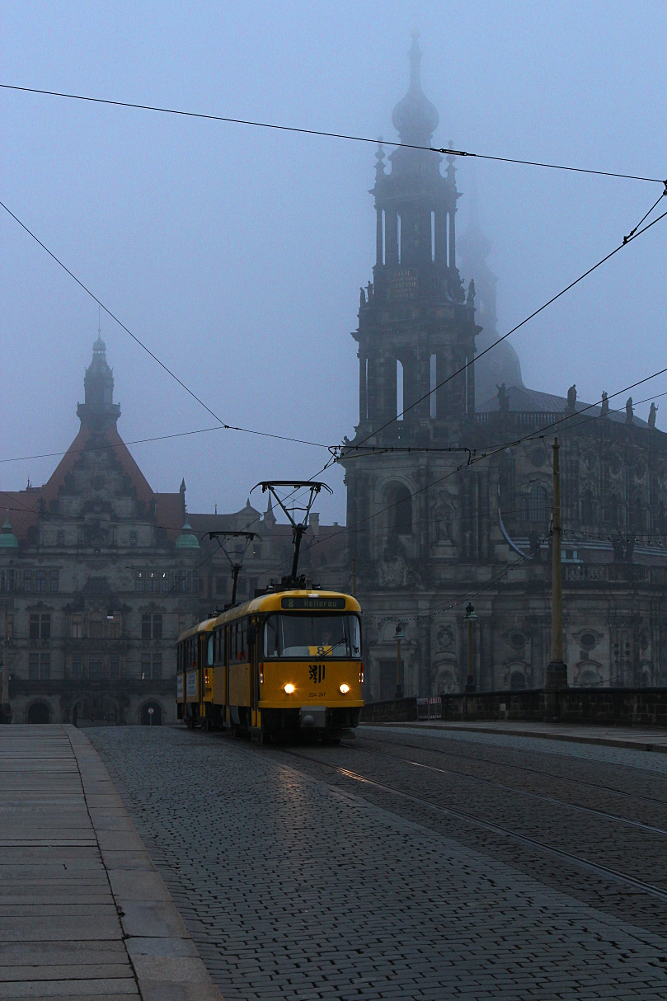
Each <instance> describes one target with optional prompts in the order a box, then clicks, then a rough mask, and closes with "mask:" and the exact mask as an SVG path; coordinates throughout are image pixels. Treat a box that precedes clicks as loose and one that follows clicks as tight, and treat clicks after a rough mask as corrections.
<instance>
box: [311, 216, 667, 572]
mask: <svg viewBox="0 0 667 1001" xmlns="http://www.w3.org/2000/svg"><path fill="white" fill-rule="evenodd" d="M665 214H666V215H667V213H665ZM656 221H657V220H656ZM664 372H667V368H662V369H660V370H659V371H657V372H654V373H653V374H652V375H649V376H646V377H645V378H644V379H640V380H637V381H636V382H634V383H632V384H631V385H630V386H629V387H625V388H624V389H620V390H617V391H616V392H615V393H612V394H611V396H609V397H608V399H613V398H614V397H615V396H619V395H620V394H622V393H626V392H627V391H628V389H631V388H634V386H637V385H640V384H642V383H644V382H648V381H649V380H650V379H653V378H656V376H658V375H662V374H663V373H664ZM598 405H599V404H598V403H594V404H589V405H588V406H587V407H585V408H584V410H580V411H577V414H574V415H567V416H566V417H564V418H562V419H561V421H556V422H552V423H551V424H548V425H545V427H543V428H539V429H538V430H537V431H531V432H529V433H527V434H526V435H524V436H522V437H521V438H517V439H515V440H514V441H511V442H504V443H502V444H500V445H497V446H495V447H494V448H492V449H489V450H488V451H485V452H479V453H477V454H473V456H472V457H471V458H470V459H469V460H468V461H466V462H462V463H460V464H459V465H457V466H455V467H454V468H453V469H451V470H449V471H448V472H447V473H445V474H444V475H443V476H440V477H438V478H437V479H435V480H431V481H429V482H427V483H426V484H424V486H422V487H420V488H419V489H417V490H415V491H413V493H412V495H411V496H412V497H415V496H417V495H419V494H422V493H425V492H426V491H427V490H430V489H431V488H432V487H434V486H437V485H438V484H440V483H443V482H444V481H445V480H448V479H450V477H452V476H455V475H456V474H457V473H459V472H461V471H462V470H463V469H466V468H469V467H470V466H471V465H474V464H476V463H478V462H481V461H482V460H484V459H489V458H492V456H493V455H496V454H498V453H499V452H504V451H506V449H508V448H512V447H517V446H518V445H520V444H522V443H523V442H524V441H528V440H534V439H536V438H538V437H540V436H541V435H543V433H544V431H546V430H548V429H549V428H553V427H554V426H555V425H556V424H560V423H561V422H562V421H567V420H571V419H572V417H573V416H577V415H578V414H581V413H582V412H584V411H585V410H588V409H590V408H591V407H593V406H598ZM602 417H603V415H602V414H598V415H597V416H596V417H595V418H590V420H598V419H602ZM399 503H400V501H396V502H394V503H393V504H388V505H386V506H385V507H383V508H381V509H380V510H379V511H375V512H373V514H370V515H368V516H367V517H365V518H362V519H360V520H359V521H358V522H356V523H355V524H354V525H353V526H348V525H345V526H343V527H341V529H340V531H339V532H336V533H333V534H330V535H329V536H328V538H327V540H326V541H327V542H330V541H331V539H332V538H335V537H336V536H338V535H341V534H343V533H357V532H359V531H363V527H362V526H364V525H366V524H368V522H370V521H372V520H373V519H375V518H378V517H380V516H381V515H383V514H386V513H387V512H388V511H391V510H393V509H394V508H396V507H397V505H398V504H399ZM323 541H324V540H322V539H319V540H313V542H311V543H310V545H309V546H308V547H307V548H308V549H311V548H313V547H314V546H316V545H321V544H322V542H323ZM525 558H526V557H525V556H522V557H521V559H525Z"/></svg>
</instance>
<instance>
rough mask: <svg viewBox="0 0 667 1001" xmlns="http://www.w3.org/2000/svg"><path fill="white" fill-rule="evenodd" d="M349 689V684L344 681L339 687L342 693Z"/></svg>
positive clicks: (344, 693)
mask: <svg viewBox="0 0 667 1001" xmlns="http://www.w3.org/2000/svg"><path fill="white" fill-rule="evenodd" d="M349 690H350V686H349V685H346V684H345V682H343V684H342V685H341V686H340V687H339V691H340V692H342V693H343V695H347V693H348V692H349Z"/></svg>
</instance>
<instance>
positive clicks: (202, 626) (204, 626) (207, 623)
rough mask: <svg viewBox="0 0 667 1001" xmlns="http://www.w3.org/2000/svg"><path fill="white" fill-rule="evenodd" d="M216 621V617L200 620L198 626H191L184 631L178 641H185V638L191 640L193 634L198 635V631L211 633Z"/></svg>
mask: <svg viewBox="0 0 667 1001" xmlns="http://www.w3.org/2000/svg"><path fill="white" fill-rule="evenodd" d="M214 622H215V619H214V618H213V619H204V620H203V622H198V623H197V625H196V626H191V627H190V629H186V630H185V632H182V633H181V634H180V636H179V637H178V639H177V640H176V642H177V643H183V641H184V640H189V639H190V637H191V636H196V635H197V634H198V633H210V631H211V629H213V624H214Z"/></svg>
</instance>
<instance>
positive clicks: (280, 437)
mask: <svg viewBox="0 0 667 1001" xmlns="http://www.w3.org/2000/svg"><path fill="white" fill-rule="evenodd" d="M0 208H3V209H4V210H5V212H6V213H7V214H8V215H10V216H11V218H12V219H14V221H15V222H17V223H18V225H19V226H20V227H21V229H23V230H24V231H25V232H26V233H27V234H28V236H30V237H31V238H32V239H33V240H34V241H35V243H37V244H39V246H40V247H41V248H42V250H44V251H45V252H46V253H47V254H48V255H49V257H51V258H52V260H54V261H55V262H56V264H57V265H58V266H59V267H61V268H62V269H63V271H65V272H66V273H67V274H68V275H69V276H70V278H72V279H73V280H74V281H75V282H76V284H77V285H78V286H79V287H80V288H81V289H83V291H84V292H85V293H86V295H89V296H90V298H91V299H92V300H93V301H94V302H96V303H97V305H98V306H99V307H100V308H101V309H103V310H104V312H105V313H106V314H107V316H109V317H110V318H111V319H112V320H113V321H114V322H115V323H117V324H118V326H119V327H120V328H121V329H122V330H124V331H125V333H126V334H128V335H129V336H130V337H131V338H132V340H133V341H134V342H135V343H136V344H138V345H139V347H140V348H141V349H142V351H145V352H146V354H147V355H149V356H150V357H151V358H152V359H153V361H155V362H157V364H158V365H159V366H160V368H161V369H163V370H164V371H165V372H166V373H167V375H169V376H171V378H172V379H173V380H174V381H175V382H177V383H178V385H179V386H180V387H181V388H182V389H184V390H185V392H186V393H187V394H188V395H189V396H191V397H192V399H193V400H195V401H196V402H197V403H198V404H199V405H200V406H201V407H203V408H204V410H205V411H206V412H207V413H208V414H210V415H211V417H213V418H214V419H215V420H216V421H217V422H218V423H219V425H220V427H221V429H222V430H225V431H239V432H241V433H243V434H250V435H256V436H258V437H260V438H273V439H275V440H277V441H288V442H292V443H293V444H296V445H312V446H314V447H316V448H328V446H327V445H323V444H322V443H321V442H316V441H309V440H307V439H302V438H294V437H291V436H290V435H282V434H275V433H273V432H271V431H257V430H256V429H254V428H246V427H238V426H236V425H234V424H228V423H227V422H226V421H223V419H222V418H221V417H219V416H218V415H217V414H216V413H215V411H214V410H211V408H210V407H209V406H208V404H206V403H204V401H203V400H202V399H201V397H200V396H197V394H196V393H195V392H194V391H193V390H192V389H190V387H189V386H188V385H186V383H185V382H183V380H182V379H180V378H179V377H178V376H177V375H176V373H175V372H173V371H172V369H170V368H169V366H168V365H166V364H165V363H164V362H163V361H162V360H161V359H160V358H158V356H157V355H156V354H155V352H154V351H152V350H151V349H150V348H149V347H148V345H147V344H144V342H143V341H142V340H141V338H139V337H137V335H136V334H133V333H132V331H131V330H130V328H129V327H127V326H126V325H125V324H124V323H123V321H122V320H121V319H119V317H118V316H116V314H115V313H113V312H112V311H111V310H110V309H109V307H108V306H106V305H105V304H104V303H103V302H102V300H101V299H99V298H98V297H97V296H96V295H95V293H94V292H93V291H92V290H91V289H90V288H88V286H87V285H86V284H84V282H82V281H81V279H80V278H78V277H77V276H76V275H75V274H74V272H73V271H71V270H70V269H69V268H68V267H67V265H66V264H64V263H63V261H61V259H60V258H59V257H58V256H57V255H56V254H54V252H53V251H52V250H49V248H48V247H47V246H46V244H45V243H43V242H42V241H41V240H40V239H39V237H38V236H37V235H36V234H35V233H33V231H32V230H31V229H30V228H29V227H28V226H26V224H25V223H24V222H22V221H21V219H19V217H18V216H17V215H16V214H15V213H14V212H12V210H11V209H10V208H9V207H8V206H7V205H5V203H4V202H2V201H0Z"/></svg>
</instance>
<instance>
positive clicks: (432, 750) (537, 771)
mask: <svg viewBox="0 0 667 1001" xmlns="http://www.w3.org/2000/svg"><path fill="white" fill-rule="evenodd" d="M364 740H367V741H369V742H372V743H376V744H381V743H383V741H381V740H380V739H379V738H377V737H369V736H367V734H366V733H364ZM350 746H355V745H350ZM356 746H357V749H360V748H359V747H358V745H356ZM400 746H401V747H407V748H410V749H411V750H414V751H423V752H424V753H426V754H439V755H449V756H451V757H456V758H464V759H465V760H466V761H473V762H475V763H482V764H486V765H492V766H493V767H494V768H511V769H514V770H516V771H522V772H530V773H531V774H533V775H540V776H543V777H544V778H548V779H554V780H556V781H558V782H569V783H570V784H574V785H582V786H588V787H589V788H591V789H595V790H596V791H599V790H604V791H605V792H610V793H613V794H614V795H616V796H624V797H626V798H627V799H638V800H642V801H643V802H645V803H654V804H656V805H658V806H662V807H664V806H665V800H664V799H658V798H657V797H656V796H644V795H643V794H642V793H636V792H628V790H627V789H617V788H616V787H614V786H608V785H604V784H602V783H600V782H590V781H588V780H587V779H581V778H573V777H572V776H570V775H556V774H555V773H554V772H546V771H544V770H543V769H541V768H532V767H531V766H530V765H523V764H515V763H513V762H505V761H503V762H499V761H494V760H493V759H492V758H482V757H476V756H475V755H474V754H464V753H463V751H454V750H450V749H445V748H441V747H423V746H422V745H420V744H404V743H401V744H400ZM364 750H366V748H364ZM457 774H460V775H464V776H465V777H466V778H474V777H475V776H473V775H471V774H470V773H469V772H458V773H457ZM666 778H667V776H666ZM516 791H518V790H516Z"/></svg>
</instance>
